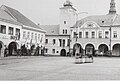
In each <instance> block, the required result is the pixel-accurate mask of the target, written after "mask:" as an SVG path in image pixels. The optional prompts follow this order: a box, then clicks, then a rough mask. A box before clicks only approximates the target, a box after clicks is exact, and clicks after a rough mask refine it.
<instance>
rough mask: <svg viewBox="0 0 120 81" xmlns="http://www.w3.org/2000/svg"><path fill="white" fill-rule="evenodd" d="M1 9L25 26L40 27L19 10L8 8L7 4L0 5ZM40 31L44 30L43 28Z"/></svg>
mask: <svg viewBox="0 0 120 81" xmlns="http://www.w3.org/2000/svg"><path fill="white" fill-rule="evenodd" d="M1 9H3V10H4V11H6V12H7V13H8V14H9V15H10V16H11V17H13V19H15V20H16V21H17V22H19V23H21V24H23V25H25V26H30V27H34V28H38V29H41V28H40V27H39V26H38V25H36V24H35V23H34V22H32V21H31V20H30V19H28V18H27V17H25V16H24V15H23V14H21V13H20V12H19V11H17V10H15V9H13V8H10V7H8V6H5V5H2V6H1ZM41 31H42V32H45V31H44V30H42V29H41Z"/></svg>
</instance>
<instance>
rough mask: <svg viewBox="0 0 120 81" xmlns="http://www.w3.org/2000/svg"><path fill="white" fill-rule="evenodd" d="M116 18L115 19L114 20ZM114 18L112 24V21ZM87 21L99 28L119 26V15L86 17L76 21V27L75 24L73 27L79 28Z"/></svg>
mask: <svg viewBox="0 0 120 81" xmlns="http://www.w3.org/2000/svg"><path fill="white" fill-rule="evenodd" d="M115 16H116V18H115ZM114 18H115V20H114V22H112V20H113V19H114ZM88 21H93V22H95V23H97V24H98V25H99V26H101V27H106V26H110V25H111V24H112V25H120V15H118V14H111V15H110V14H107V15H96V16H88V17H85V18H83V19H81V20H79V21H77V22H76V23H77V25H76V24H75V25H74V26H73V27H75V26H77V27H78V26H79V27H81V26H82V25H83V24H84V23H86V22H88Z"/></svg>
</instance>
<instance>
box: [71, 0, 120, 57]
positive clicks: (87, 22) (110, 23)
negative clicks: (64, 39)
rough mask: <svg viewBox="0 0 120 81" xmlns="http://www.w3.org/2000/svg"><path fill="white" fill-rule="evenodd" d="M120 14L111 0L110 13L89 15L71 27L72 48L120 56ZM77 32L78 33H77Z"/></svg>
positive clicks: (84, 52)
mask: <svg viewBox="0 0 120 81" xmlns="http://www.w3.org/2000/svg"><path fill="white" fill-rule="evenodd" d="M119 32H120V15H119V14H117V11H116V9H115V1H114V0H111V3H110V10H109V13H108V14H106V15H96V16H88V17H86V18H83V19H81V20H79V21H77V22H76V24H75V25H74V26H73V27H71V48H72V49H73V54H75V47H76V46H77V47H79V51H80V52H81V53H83V54H87V53H92V54H93V55H96V54H101V55H112V56H120V33H119ZM76 33H77V34H76Z"/></svg>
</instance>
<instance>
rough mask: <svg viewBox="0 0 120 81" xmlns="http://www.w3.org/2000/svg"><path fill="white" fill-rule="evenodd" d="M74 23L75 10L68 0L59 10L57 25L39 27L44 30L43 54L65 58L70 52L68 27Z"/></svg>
mask: <svg viewBox="0 0 120 81" xmlns="http://www.w3.org/2000/svg"><path fill="white" fill-rule="evenodd" d="M75 22H76V9H75V8H74V7H73V6H72V3H71V2H70V1H69V0H66V2H65V3H64V4H63V7H61V8H60V23H59V25H45V26H40V27H41V28H43V29H44V30H46V32H47V33H46V42H45V54H46V55H60V56H67V55H68V54H69V52H70V27H72V26H73V25H74V24H75Z"/></svg>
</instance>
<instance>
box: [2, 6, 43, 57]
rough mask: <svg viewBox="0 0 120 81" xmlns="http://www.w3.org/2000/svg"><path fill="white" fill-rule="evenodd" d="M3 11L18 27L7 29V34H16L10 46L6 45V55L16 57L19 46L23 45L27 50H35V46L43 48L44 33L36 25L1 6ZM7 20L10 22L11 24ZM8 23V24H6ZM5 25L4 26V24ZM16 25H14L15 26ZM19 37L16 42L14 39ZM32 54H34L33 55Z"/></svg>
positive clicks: (10, 9) (21, 15)
mask: <svg viewBox="0 0 120 81" xmlns="http://www.w3.org/2000/svg"><path fill="white" fill-rule="evenodd" d="M0 9H1V10H2V11H4V12H5V13H6V14H7V15H8V16H9V17H8V18H9V19H11V20H12V21H14V22H17V23H18V25H19V26H10V27H11V28H10V27H8V28H6V29H7V31H8V30H10V31H9V32H10V33H12V32H17V33H14V34H13V35H12V37H11V38H12V39H13V40H12V41H10V42H11V43H10V45H6V48H8V50H9V51H8V52H9V53H8V54H9V56H11V55H17V54H18V53H17V50H18V49H21V46H23V45H25V47H26V48H27V49H31V47H32V46H34V48H36V47H37V46H39V47H41V48H43V47H44V42H45V31H44V30H42V29H41V28H40V27H39V26H38V25H36V24H35V23H33V22H32V21H31V20H29V19H28V18H27V17H25V16H24V15H23V14H21V13H20V12H19V11H17V10H15V9H13V8H10V7H8V6H5V5H2V6H1V8H0ZM11 20H9V21H10V22H12V21H11ZM8 23H9V22H8ZM5 25H6V24H5ZM15 25H16V24H15ZM17 36H18V37H19V41H17V40H16V37H17ZM33 54H34V53H33Z"/></svg>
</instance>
